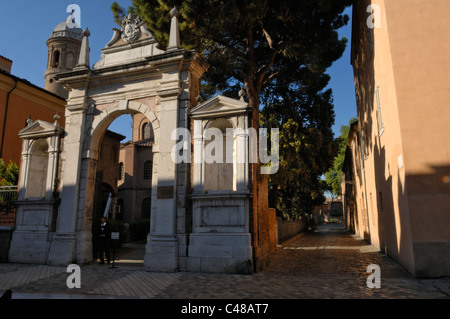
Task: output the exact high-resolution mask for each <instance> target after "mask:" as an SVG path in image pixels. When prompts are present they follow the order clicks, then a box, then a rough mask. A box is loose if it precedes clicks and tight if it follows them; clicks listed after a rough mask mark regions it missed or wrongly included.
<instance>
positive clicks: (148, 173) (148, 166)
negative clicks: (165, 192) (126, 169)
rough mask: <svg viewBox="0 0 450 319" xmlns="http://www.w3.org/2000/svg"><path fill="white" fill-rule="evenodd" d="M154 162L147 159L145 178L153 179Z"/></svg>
mask: <svg viewBox="0 0 450 319" xmlns="http://www.w3.org/2000/svg"><path fill="white" fill-rule="evenodd" d="M152 171H153V162H152V161H146V162H145V163H144V179H152Z"/></svg>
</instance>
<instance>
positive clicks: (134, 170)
mask: <svg viewBox="0 0 450 319" xmlns="http://www.w3.org/2000/svg"><path fill="white" fill-rule="evenodd" d="M132 118H133V140H132V141H128V142H126V143H122V144H121V145H120V156H119V171H120V177H119V182H118V196H119V199H118V210H119V211H120V212H121V215H120V216H121V217H122V218H123V220H125V221H127V222H131V221H136V220H139V219H150V215H151V207H152V206H151V204H152V176H153V151H152V146H153V143H154V137H153V136H152V135H153V133H152V132H153V128H152V124H151V123H150V121H149V120H148V119H147V118H146V117H145V116H143V114H140V113H136V114H133V115H132Z"/></svg>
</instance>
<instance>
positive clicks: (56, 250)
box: [48, 233, 77, 266]
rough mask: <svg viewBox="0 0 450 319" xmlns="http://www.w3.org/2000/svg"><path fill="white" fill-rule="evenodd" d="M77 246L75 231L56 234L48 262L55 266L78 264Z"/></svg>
mask: <svg viewBox="0 0 450 319" xmlns="http://www.w3.org/2000/svg"><path fill="white" fill-rule="evenodd" d="M75 246H76V238H75V234H74V233H67V234H58V233H56V234H54V235H53V239H52V242H51V245H50V251H49V254H48V264H49V265H55V266H67V265H70V264H76V263H77V260H76V258H75Z"/></svg>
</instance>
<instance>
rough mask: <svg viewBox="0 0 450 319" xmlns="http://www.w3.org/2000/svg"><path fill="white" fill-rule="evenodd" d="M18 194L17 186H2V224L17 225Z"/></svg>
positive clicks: (0, 215) (0, 190)
mask: <svg viewBox="0 0 450 319" xmlns="http://www.w3.org/2000/svg"><path fill="white" fill-rule="evenodd" d="M17 195H18V193H17V186H0V226H14V225H15V223H16V207H15V205H14V201H15V200H16V199H17Z"/></svg>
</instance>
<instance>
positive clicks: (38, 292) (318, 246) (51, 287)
mask: <svg viewBox="0 0 450 319" xmlns="http://www.w3.org/2000/svg"><path fill="white" fill-rule="evenodd" d="M370 264H377V265H379V266H380V270H381V288H373V289H370V288H368V287H367V278H368V277H369V276H370V273H367V272H366V271H367V267H368V266H369V265H370ZM68 276H69V273H67V272H66V268H65V267H52V266H42V265H20V264H0V291H2V290H7V289H11V290H12V292H13V295H12V297H13V299H37V298H38V299H92V298H96V299H98V298H99V299H110V298H121V299H125V298H126V299H128V298H134V299H135V298H139V299H366V298H376V299H448V298H450V289H449V288H450V278H436V279H416V278H413V277H412V276H410V275H409V274H408V273H407V272H406V271H404V270H403V269H402V268H401V267H400V266H399V265H398V264H397V263H396V262H394V261H393V260H392V259H391V258H389V257H388V256H386V255H384V254H382V253H380V252H378V251H377V250H376V249H375V248H374V247H373V246H371V245H368V244H367V243H366V242H365V241H363V240H361V239H360V238H358V237H355V236H354V235H351V234H349V233H348V232H346V231H345V229H344V228H343V226H342V225H339V224H325V225H322V226H321V227H320V228H319V229H317V230H316V231H315V232H309V233H302V234H300V235H298V236H296V237H294V238H292V239H290V240H288V241H287V242H285V243H283V245H281V246H279V247H278V248H277V251H276V253H275V254H274V256H273V260H272V262H271V266H270V267H269V268H268V269H267V270H265V271H262V272H260V273H256V274H252V275H226V274H203V273H186V272H178V273H152V272H145V271H143V270H142V264H139V263H135V264H130V263H128V264H127V263H121V260H120V257H119V260H117V268H116V269H111V267H109V266H108V265H97V264H92V265H86V266H81V288H73V289H69V288H67V286H66V280H67V278H68Z"/></svg>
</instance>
